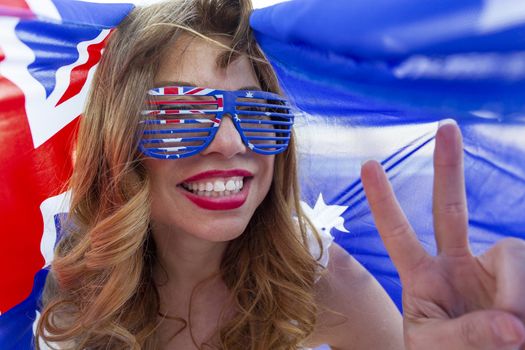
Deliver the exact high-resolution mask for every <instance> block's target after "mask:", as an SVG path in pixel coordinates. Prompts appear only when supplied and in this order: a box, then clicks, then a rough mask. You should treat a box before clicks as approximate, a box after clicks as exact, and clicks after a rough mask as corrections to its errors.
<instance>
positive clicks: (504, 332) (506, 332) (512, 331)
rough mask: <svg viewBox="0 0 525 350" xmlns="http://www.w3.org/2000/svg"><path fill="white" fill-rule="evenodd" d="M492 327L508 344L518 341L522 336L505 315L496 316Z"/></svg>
mask: <svg viewBox="0 0 525 350" xmlns="http://www.w3.org/2000/svg"><path fill="white" fill-rule="evenodd" d="M492 329H493V330H494V333H496V335H497V336H498V337H500V339H501V340H503V342H504V343H506V344H514V343H518V342H519V340H520V338H521V336H520V334H518V332H517V331H516V328H515V327H514V323H513V322H512V321H511V320H509V318H508V317H505V316H496V318H494V320H492Z"/></svg>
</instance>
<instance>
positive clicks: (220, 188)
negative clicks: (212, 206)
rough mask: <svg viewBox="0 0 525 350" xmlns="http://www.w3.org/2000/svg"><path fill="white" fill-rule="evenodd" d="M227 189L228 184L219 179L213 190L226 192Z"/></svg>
mask: <svg viewBox="0 0 525 350" xmlns="http://www.w3.org/2000/svg"><path fill="white" fill-rule="evenodd" d="M225 189H226V186H225V185H224V181H221V180H217V181H215V183H214V184H213V190H214V191H215V192H224V190H225Z"/></svg>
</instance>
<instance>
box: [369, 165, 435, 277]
mask: <svg viewBox="0 0 525 350" xmlns="http://www.w3.org/2000/svg"><path fill="white" fill-rule="evenodd" d="M361 180H362V182H363V186H364V189H365V193H366V197H367V199H368V203H369V204H370V209H371V210H372V216H373V217H374V222H375V224H376V227H377V230H378V231H379V234H380V235H381V238H382V240H383V243H384V244H385V247H386V250H387V251H388V254H389V255H390V258H391V259H392V262H393V263H394V265H395V266H396V268H397V270H398V272H399V275H400V277H401V278H403V276H404V275H405V274H406V273H409V272H410V271H412V270H413V269H414V268H415V267H417V266H418V265H420V264H421V263H422V262H423V261H424V260H425V259H426V258H428V257H429V255H428V254H427V252H426V251H425V249H424V248H423V247H422V246H421V244H420V243H419V241H418V239H417V236H416V234H415V233H414V230H413V229H412V226H410V223H409V222H408V219H407V218H406V216H405V213H404V212H403V210H402V209H401V206H400V205H399V203H398V201H397V199H396V196H395V195H394V191H393V190H392V186H391V185H390V182H389V181H388V179H387V177H386V174H385V172H384V170H383V168H382V167H381V165H379V163H377V162H376V161H368V162H366V163H365V164H364V165H363V166H362V168H361Z"/></svg>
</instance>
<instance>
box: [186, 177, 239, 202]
mask: <svg viewBox="0 0 525 350" xmlns="http://www.w3.org/2000/svg"><path fill="white" fill-rule="evenodd" d="M248 179H249V178H247V177H244V176H231V177H218V178H214V179H207V180H200V181H192V182H183V183H182V184H180V185H179V186H180V187H182V188H183V189H184V190H186V191H188V192H190V193H192V194H193V195H196V196H200V197H213V198H218V197H228V196H233V195H235V194H238V193H239V192H241V191H242V189H243V187H244V182H245V181H247V180H248Z"/></svg>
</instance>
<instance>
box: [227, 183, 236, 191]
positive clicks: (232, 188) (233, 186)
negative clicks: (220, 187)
mask: <svg viewBox="0 0 525 350" xmlns="http://www.w3.org/2000/svg"><path fill="white" fill-rule="evenodd" d="M235 187H237V186H235V181H233V180H228V182H226V190H227V191H233V190H234V189H235Z"/></svg>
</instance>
